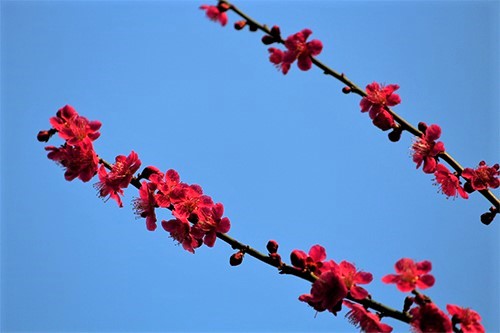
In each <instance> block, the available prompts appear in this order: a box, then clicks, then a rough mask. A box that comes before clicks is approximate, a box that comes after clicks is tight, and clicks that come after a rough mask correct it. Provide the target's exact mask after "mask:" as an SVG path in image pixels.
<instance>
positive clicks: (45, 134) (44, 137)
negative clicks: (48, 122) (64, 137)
mask: <svg viewBox="0 0 500 333" xmlns="http://www.w3.org/2000/svg"><path fill="white" fill-rule="evenodd" d="M56 132H57V131H56V130H55V129H53V128H51V129H49V130H48V131H40V132H38V134H37V136H36V138H37V140H38V141H40V142H48V141H49V139H50V137H51V136H52V135H54V134H56Z"/></svg>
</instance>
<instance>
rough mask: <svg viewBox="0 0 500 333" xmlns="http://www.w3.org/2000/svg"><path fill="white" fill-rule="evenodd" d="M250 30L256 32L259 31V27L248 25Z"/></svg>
mask: <svg viewBox="0 0 500 333" xmlns="http://www.w3.org/2000/svg"><path fill="white" fill-rule="evenodd" d="M248 30H250V31H252V32H255V31H257V30H259V27H257V26H256V25H255V24H253V23H251V22H249V23H248Z"/></svg>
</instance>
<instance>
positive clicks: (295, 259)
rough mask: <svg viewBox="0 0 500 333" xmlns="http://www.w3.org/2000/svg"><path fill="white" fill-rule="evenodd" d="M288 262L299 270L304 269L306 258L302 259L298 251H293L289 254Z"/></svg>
mask: <svg viewBox="0 0 500 333" xmlns="http://www.w3.org/2000/svg"><path fill="white" fill-rule="evenodd" d="M290 261H291V262H292V265H293V266H294V267H297V268H300V269H304V268H305V267H306V257H304V256H303V255H302V253H301V252H299V251H296V250H294V251H292V253H290Z"/></svg>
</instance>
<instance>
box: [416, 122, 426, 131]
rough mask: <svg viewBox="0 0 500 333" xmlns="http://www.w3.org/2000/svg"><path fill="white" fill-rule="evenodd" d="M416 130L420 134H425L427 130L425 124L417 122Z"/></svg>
mask: <svg viewBox="0 0 500 333" xmlns="http://www.w3.org/2000/svg"><path fill="white" fill-rule="evenodd" d="M418 130H419V131H420V132H422V133H425V131H426V130H427V124H426V123H424V122H423V121H421V122H419V123H418Z"/></svg>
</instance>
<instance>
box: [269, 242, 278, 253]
mask: <svg viewBox="0 0 500 333" xmlns="http://www.w3.org/2000/svg"><path fill="white" fill-rule="evenodd" d="M266 248H267V250H268V251H269V253H276V252H278V242H277V241H275V240H270V241H269V242H267V245H266Z"/></svg>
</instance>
